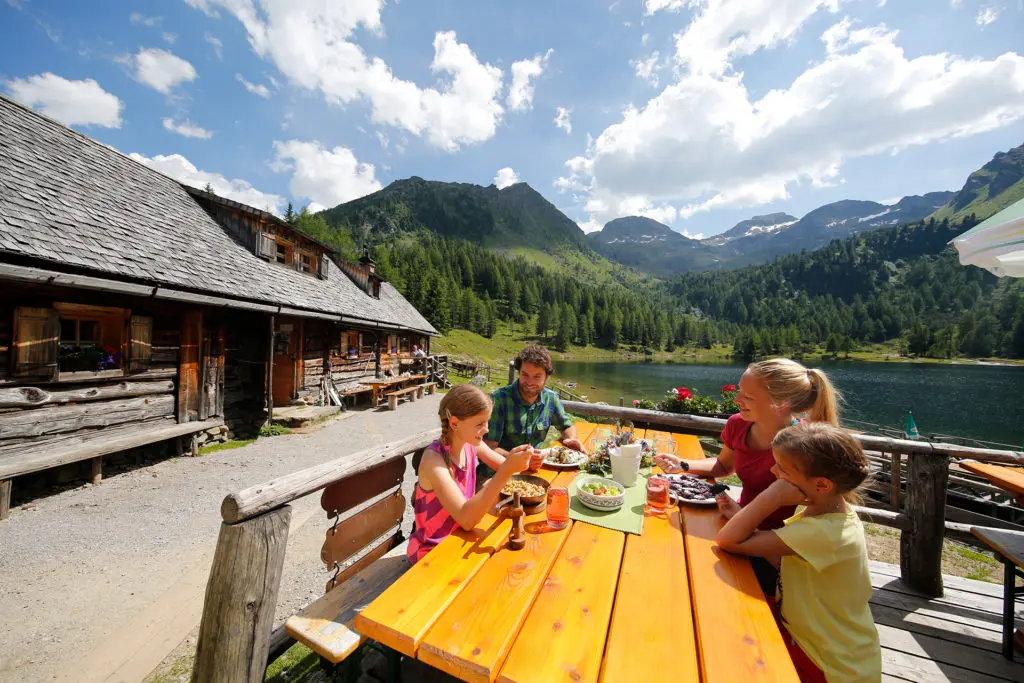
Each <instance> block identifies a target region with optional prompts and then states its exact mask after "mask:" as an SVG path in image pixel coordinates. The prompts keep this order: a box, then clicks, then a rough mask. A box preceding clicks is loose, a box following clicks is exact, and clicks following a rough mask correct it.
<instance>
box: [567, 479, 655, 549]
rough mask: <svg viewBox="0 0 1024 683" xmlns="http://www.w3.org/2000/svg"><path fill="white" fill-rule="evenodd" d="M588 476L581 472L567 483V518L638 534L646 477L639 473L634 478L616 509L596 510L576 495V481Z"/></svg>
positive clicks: (642, 511)
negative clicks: (633, 482)
mask: <svg viewBox="0 0 1024 683" xmlns="http://www.w3.org/2000/svg"><path fill="white" fill-rule="evenodd" d="M589 476H591V475H589V474H581V475H580V476H578V477H576V479H574V480H573V482H572V483H571V484H569V518H570V519H575V520H577V521H580V522H587V523H588V524H596V525H597V526H603V527H605V528H607V529H614V530H616V531H623V532H625V533H627V534H636V535H637V536H639V535H640V532H641V531H643V528H644V505H646V503H647V477H646V476H644V475H643V474H641V475H640V476H638V477H637V478H636V485H635V486H631V487H629V488H628V489H626V502H625V503H623V504H622V507H620V508H619V509H618V510H612V511H611V512H598V511H597V510H591V509H590V508H588V507H587V506H586V505H584V504H583V503H581V502H580V501H579V499H578V498H577V497H576V482H578V481H579V480H580V479H582V478H583V477H589Z"/></svg>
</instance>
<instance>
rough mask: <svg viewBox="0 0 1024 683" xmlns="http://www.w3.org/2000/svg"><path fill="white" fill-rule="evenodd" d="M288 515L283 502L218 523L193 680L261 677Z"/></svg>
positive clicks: (255, 679) (252, 682)
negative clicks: (253, 514) (235, 520)
mask: <svg viewBox="0 0 1024 683" xmlns="http://www.w3.org/2000/svg"><path fill="white" fill-rule="evenodd" d="M291 515H292V509H291V507H290V506H288V505H285V506H284V507H280V508H278V509H276V510H272V511H270V512H267V513H265V514H262V515H260V516H258V517H254V518H252V519H248V520H246V521H244V522H242V523H241V524H222V525H221V528H220V535H219V537H218V538H217V549H216V550H215V551H214V556H213V566H212V567H211V568H210V580H209V582H208V583H207V584H206V600H205V602H204V604H203V618H202V621H201V622H200V626H199V640H198V643H197V645H196V660H195V668H194V669H193V670H192V681H193V683H205V682H206V681H247V682H248V683H258V682H261V681H263V678H264V674H265V671H266V667H267V653H268V652H269V651H270V644H271V643H270V637H271V627H272V626H273V625H274V610H275V608H276V607H277V594H278V590H279V588H280V585H281V572H282V570H283V568H284V555H285V549H286V546H287V543H288V525H289V523H290V521H291Z"/></svg>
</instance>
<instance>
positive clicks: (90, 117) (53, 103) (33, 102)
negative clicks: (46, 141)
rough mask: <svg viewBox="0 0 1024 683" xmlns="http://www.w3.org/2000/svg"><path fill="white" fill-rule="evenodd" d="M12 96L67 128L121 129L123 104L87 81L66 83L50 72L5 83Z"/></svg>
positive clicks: (96, 84)
mask: <svg viewBox="0 0 1024 683" xmlns="http://www.w3.org/2000/svg"><path fill="white" fill-rule="evenodd" d="M5 85H6V86H7V90H8V92H10V93H11V96H12V97H13V98H14V99H16V100H18V101H20V102H22V103H24V104H26V105H28V106H30V107H32V108H33V109H38V110H39V111H41V112H43V113H44V114H46V115H47V116H50V117H52V118H55V119H57V120H58V121H61V122H62V123H65V124H67V125H69V126H75V125H82V126H88V125H96V126H104V127H106V128H120V127H121V111H122V110H123V109H124V102H122V101H121V100H120V99H118V98H117V97H116V96H114V95H112V94H110V93H108V92H107V91H106V90H104V89H103V88H101V87H100V85H99V83H97V82H96V81H94V80H92V79H91V78H87V79H85V80H81V81H69V80H67V79H66V78H61V77H60V76H56V75H54V74H52V73H43V74H37V75H35V76H32V77H30V78H25V79H20V78H16V79H14V80H10V81H7V82H6V83H5Z"/></svg>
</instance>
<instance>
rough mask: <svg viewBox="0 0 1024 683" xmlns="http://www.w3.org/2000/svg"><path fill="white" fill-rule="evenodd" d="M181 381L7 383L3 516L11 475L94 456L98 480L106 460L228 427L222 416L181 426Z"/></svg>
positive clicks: (1, 441) (1, 416) (0, 397)
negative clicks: (177, 387)
mask: <svg viewBox="0 0 1024 683" xmlns="http://www.w3.org/2000/svg"><path fill="white" fill-rule="evenodd" d="M173 392H174V382H173V381H172V380H170V379H157V380H155V381H154V380H149V381H138V380H133V381H124V382H119V383H111V384H107V385H101V386H91V387H76V386H67V385H64V386H61V385H58V386H54V387H46V388H45V389H44V388H39V387H32V386H15V387H3V388H0V408H2V409H4V410H7V411H9V412H3V413H0V435H2V437H0V519H3V518H4V517H6V516H7V515H8V513H9V510H10V500H11V490H12V484H11V480H12V479H13V478H14V477H18V476H22V475H26V474H32V473H34V472H39V471H41V470H45V469H50V468H53V467H59V466H61V465H68V464H71V463H75V462H79V461H82V460H92V476H91V480H92V483H94V484H98V483H99V482H100V480H101V479H102V476H103V473H102V457H103V456H104V455H110V454H112V453H118V452H120V451H125V450H129V449H132V448H139V447H141V446H148V445H151V444H154V443H159V442H161V441H166V440H169V439H175V438H181V437H184V436H189V435H194V434H198V433H200V432H204V431H206V430H208V429H213V428H215V427H220V426H222V425H223V424H224V422H223V420H221V419H220V418H215V419H210V420H206V421H197V422H186V423H178V422H177V421H176V420H175V419H174V409H175V397H174V393H173Z"/></svg>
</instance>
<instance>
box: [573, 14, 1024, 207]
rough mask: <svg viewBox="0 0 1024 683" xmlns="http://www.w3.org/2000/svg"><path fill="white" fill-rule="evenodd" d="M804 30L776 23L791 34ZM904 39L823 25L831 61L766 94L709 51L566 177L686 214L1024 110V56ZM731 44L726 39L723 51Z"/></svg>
mask: <svg viewBox="0 0 1024 683" xmlns="http://www.w3.org/2000/svg"><path fill="white" fill-rule="evenodd" d="M749 4H750V5H753V4H755V3H749ZM766 4H767V3H766ZM714 5H715V3H713V2H709V3H708V4H707V6H706V8H705V10H706V11H710V8H712V7H713V6H714ZM777 5H778V3H770V6H771V7H773V8H774V7H776V6H777ZM801 16H805V17H806V16H810V15H808V14H807V13H806V12H804V13H803V14H801ZM704 17H705V15H703V14H699V15H698V16H697V17H696V18H695V19H694V21H693V22H692V23H691V24H690V26H689V27H688V28H687V29H686V31H685V33H689V32H690V31H692V30H694V27H695V26H705V25H706V21H705V19H704ZM766 20H767V18H766ZM796 28H797V27H793V26H791V27H789V28H786V29H779V30H776V31H774V32H771V35H773V36H781V35H792V34H793V32H794V31H795V29H796ZM896 38H897V34H896V33H895V32H893V31H890V30H888V29H886V28H885V27H884V26H882V27H869V28H860V29H851V27H850V22H848V21H842V22H840V23H838V24H836V25H834V26H832V27H831V28H829V29H828V30H827V31H825V32H824V33H823V35H822V36H821V39H822V42H823V43H824V45H825V57H824V59H823V60H821V61H819V62H817V63H815V64H813V65H812V66H811V67H810V68H808V69H807V70H806V71H805V72H803V73H802V74H800V75H799V76H797V77H796V79H795V80H793V81H792V82H791V83H790V84H788V85H787V86H782V87H778V88H776V89H774V90H771V91H769V92H768V93H767V94H765V95H764V96H763V97H761V98H760V99H758V100H753V99H752V98H751V96H750V93H749V92H748V91H747V88H746V87H745V85H744V82H743V74H742V73H734V72H732V70H731V68H729V67H730V65H729V64H728V63H726V64H725V68H723V69H707V68H704V67H705V66H706V65H707V64H708V62H706V61H705V62H698V63H697V64H696V68H694V69H692V70H691V69H688V68H687V69H684V70H683V71H681V72H680V73H679V74H678V77H677V80H676V81H675V82H674V83H672V84H670V85H668V86H667V87H665V88H664V89H663V90H662V92H661V93H659V94H658V95H657V96H655V97H654V98H652V99H651V100H650V101H649V102H647V103H646V104H645V105H644V106H642V107H640V108H629V109H627V110H626V111H625V113H624V115H623V117H622V120H621V121H619V122H618V123H615V124H613V125H611V126H608V127H607V128H606V129H605V130H604V131H603V132H602V133H601V134H600V135H599V136H598V137H597V139H596V140H594V141H593V144H591V145H588V148H587V150H586V151H585V152H584V153H583V154H581V155H579V156H577V157H574V158H572V159H570V160H569V161H567V162H566V166H567V170H568V172H567V174H566V176H564V177H562V178H560V179H559V180H558V181H557V182H556V186H557V187H559V188H561V189H562V190H563V191H564V190H572V191H573V192H574V193H576V195H577V197H578V200H579V201H581V202H583V203H584V209H585V210H586V211H588V213H589V214H590V218H591V220H594V221H597V222H604V221H607V220H610V219H612V218H616V217H618V216H620V215H627V214H626V213H622V212H623V211H625V210H627V209H628V210H630V212H635V211H634V209H635V208H636V207H637V206H640V207H641V208H644V209H645V210H648V211H651V210H654V211H658V210H663V211H665V212H666V213H668V209H666V208H664V207H665V205H667V204H668V203H673V204H674V205H675V206H680V205H681V206H682V208H679V209H678V210H677V216H678V217H681V218H686V217H688V216H691V215H693V214H695V213H699V212H701V211H709V210H712V209H716V208H721V207H725V206H730V207H749V206H756V205H759V204H764V203H767V202H771V201H775V200H778V199H783V198H786V197H787V196H788V188H789V187H790V186H791V185H793V184H795V183H810V184H812V185H817V186H822V185H825V184H829V183H835V182H841V180H840V179H839V173H840V169H841V167H842V164H843V163H844V162H845V161H847V160H848V159H851V158H854V157H859V156H868V155H875V154H891V153H893V152H895V151H898V150H900V149H903V148H906V147H909V146H911V145H922V144H927V143H930V142H935V141H939V140H944V139H949V138H953V137H963V136H968V135H973V134H975V133H979V132H983V131H987V130H993V129H995V128H999V127H1001V126H1004V125H1006V124H1008V123H1010V122H1012V121H1016V120H1020V119H1022V118H1024V56H1021V55H1018V54H1014V53H1006V54H1003V55H1001V56H999V57H996V58H994V59H989V60H984V59H964V58H961V57H957V56H955V55H950V54H947V53H939V54H931V55H927V54H926V55H921V56H916V57H912V58H911V57H908V56H907V55H906V54H904V52H903V50H902V49H901V48H900V47H899V46H898V45H897V44H896ZM735 40H736V38H727V39H725V40H724V42H723V43H721V44H720V45H719V46H718V47H716V46H714V45H712V46H711V52H712V53H715V54H719V55H723V54H727V55H739V54H741V53H745V49H744V50H740V51H736V50H733V48H731V47H728V45H731V44H732V43H733V42H734V41H735ZM757 42H758V43H759V44H761V45H762V46H768V45H772V44H775V42H776V39H775V38H771V39H768V34H767V33H766V34H763V35H762V36H761V38H759V39H758V41H757ZM721 45H727V48H725V51H724V52H723V50H722V49H718V48H719V47H721ZM680 122H685V125H680Z"/></svg>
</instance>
